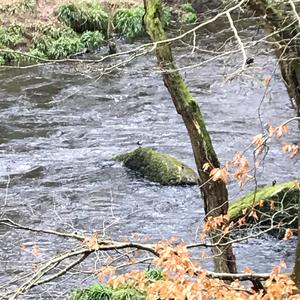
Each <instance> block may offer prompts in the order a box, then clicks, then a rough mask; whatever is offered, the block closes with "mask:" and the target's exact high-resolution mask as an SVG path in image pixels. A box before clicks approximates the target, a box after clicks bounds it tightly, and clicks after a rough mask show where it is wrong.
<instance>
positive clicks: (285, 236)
mask: <svg viewBox="0 0 300 300" xmlns="http://www.w3.org/2000/svg"><path fill="white" fill-rule="evenodd" d="M292 236H293V231H292V230H291V229H290V228H288V229H287V230H286V231H285V234H284V238H283V240H284V241H287V240H289V239H290V238H291V237H292Z"/></svg>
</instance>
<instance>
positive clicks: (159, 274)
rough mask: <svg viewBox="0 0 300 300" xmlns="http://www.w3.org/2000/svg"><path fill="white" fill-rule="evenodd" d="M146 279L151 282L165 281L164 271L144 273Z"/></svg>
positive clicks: (152, 270) (147, 271) (154, 270)
mask: <svg viewBox="0 0 300 300" xmlns="http://www.w3.org/2000/svg"><path fill="white" fill-rule="evenodd" d="M144 274H145V277H146V278H149V279H151V280H163V279H164V275H163V274H162V269H149V270H146V271H145V272H144Z"/></svg>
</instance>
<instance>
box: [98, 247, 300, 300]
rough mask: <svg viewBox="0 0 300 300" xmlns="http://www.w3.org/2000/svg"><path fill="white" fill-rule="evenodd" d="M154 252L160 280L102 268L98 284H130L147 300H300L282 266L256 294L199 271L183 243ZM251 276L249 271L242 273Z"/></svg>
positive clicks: (236, 284)
mask: <svg viewBox="0 0 300 300" xmlns="http://www.w3.org/2000/svg"><path fill="white" fill-rule="evenodd" d="M155 250H156V251H157V253H158V254H159V256H158V257H157V258H156V259H155V260H154V264H155V266H156V268H158V269H159V270H161V271H160V272H161V274H162V276H161V278H159V279H158V280H153V279H152V280H151V279H149V278H148V277H147V276H146V274H145V272H139V271H136V270H134V271H131V272H128V273H126V274H122V275H120V276H118V275H117V274H116V270H115V269H114V268H111V267H109V268H107V267H106V268H103V269H101V270H100V272H99V274H98V279H99V281H100V282H102V283H103V281H105V280H106V283H107V284H108V285H110V286H112V287H113V288H117V287H118V286H119V285H124V284H127V285H128V284H129V285H132V286H135V287H136V288H138V289H141V290H144V291H145V292H146V299H147V300H158V299H160V300H169V299H173V300H174V299H175V300H200V299H201V300H206V299H207V300H208V299H220V300H221V299H223V300H229V299H236V300H244V299H245V300H246V299H250V300H272V299H290V300H292V299H299V298H296V296H293V293H294V292H295V290H296V288H295V285H294V282H293V281H292V280H291V279H290V278H289V277H288V276H286V275H283V274H281V269H282V268H283V267H285V264H284V263H281V264H280V265H279V266H276V267H275V268H274V269H273V271H272V272H271V274H270V278H269V279H268V280H267V281H266V284H265V290H261V291H259V292H257V291H255V290H254V289H252V288H251V287H249V286H248V287H245V286H243V285H242V284H241V282H240V281H239V280H235V281H233V282H225V281H223V280H220V279H214V278H212V277H211V276H210V274H208V273H207V271H205V270H204V269H202V268H201V266H200V264H199V260H197V262H194V261H193V260H192V259H191V258H190V254H189V252H188V249H187V248H186V246H185V245H184V244H183V243H178V244H176V245H173V246H172V245H171V244H170V242H160V243H158V244H157V245H156V248H155ZM245 273H247V274H249V275H251V274H252V270H250V269H249V268H247V269H245Z"/></svg>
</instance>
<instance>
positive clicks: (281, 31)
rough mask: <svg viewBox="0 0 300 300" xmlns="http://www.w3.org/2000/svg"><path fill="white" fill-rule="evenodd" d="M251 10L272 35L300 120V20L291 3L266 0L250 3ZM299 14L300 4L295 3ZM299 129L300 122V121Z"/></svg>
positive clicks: (253, 0) (289, 92)
mask: <svg viewBox="0 0 300 300" xmlns="http://www.w3.org/2000/svg"><path fill="white" fill-rule="evenodd" d="M247 4H248V7H249V8H250V9H251V10H253V11H254V12H255V14H256V15H257V16H261V17H263V20H264V27H265V30H266V32H267V33H268V34H270V33H273V34H274V35H273V36H272V37H271V40H272V41H273V42H275V43H274V44H273V47H274V49H275V53H276V56H277V58H278V59H279V65H280V69H281V74H282V78H283V80H284V83H285V86H286V88H287V91H288V94H289V96H290V97H291V98H292V99H293V100H294V103H295V106H296V113H297V117H300V43H299V37H297V35H298V34H299V33H300V25H299V24H300V19H298V20H297V16H296V15H295V13H294V12H293V8H292V6H291V5H290V4H289V2H286V3H283V2H281V3H280V2H278V1H277V2H276V1H274V3H272V4H270V1H267V0H249V1H248V2H247ZM294 5H295V7H296V10H297V13H298V17H299V13H300V9H299V4H296V3H295V4H294ZM299 127H300V122H299Z"/></svg>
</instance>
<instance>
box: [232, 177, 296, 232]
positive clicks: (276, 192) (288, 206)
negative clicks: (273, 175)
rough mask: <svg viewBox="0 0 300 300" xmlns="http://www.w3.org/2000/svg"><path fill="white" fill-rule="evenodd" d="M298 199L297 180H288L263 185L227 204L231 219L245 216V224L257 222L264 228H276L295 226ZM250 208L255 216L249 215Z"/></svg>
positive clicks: (235, 219) (234, 219) (236, 219)
mask: <svg viewBox="0 0 300 300" xmlns="http://www.w3.org/2000/svg"><path fill="white" fill-rule="evenodd" d="M299 200H300V191H299V181H290V182H285V183H281V184H276V185H274V186H265V187H263V188H260V189H258V190H257V191H256V193H254V192H250V193H248V194H246V195H245V196H244V197H242V198H241V199H239V200H237V201H235V202H233V203H231V204H230V205H229V216H230V219H231V221H234V222H236V221H238V220H239V219H240V218H241V217H243V216H246V224H245V225H246V226H247V225H250V224H254V223H259V227H261V228H263V229H266V228H268V227H269V226H270V225H271V220H272V222H273V225H274V226H275V227H277V228H281V229H283V228H287V227H288V228H294V229H296V228H297V225H298V206H299ZM251 210H253V211H255V212H256V215H257V218H254V217H253V216H251V213H249V212H250V211H251Z"/></svg>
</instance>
